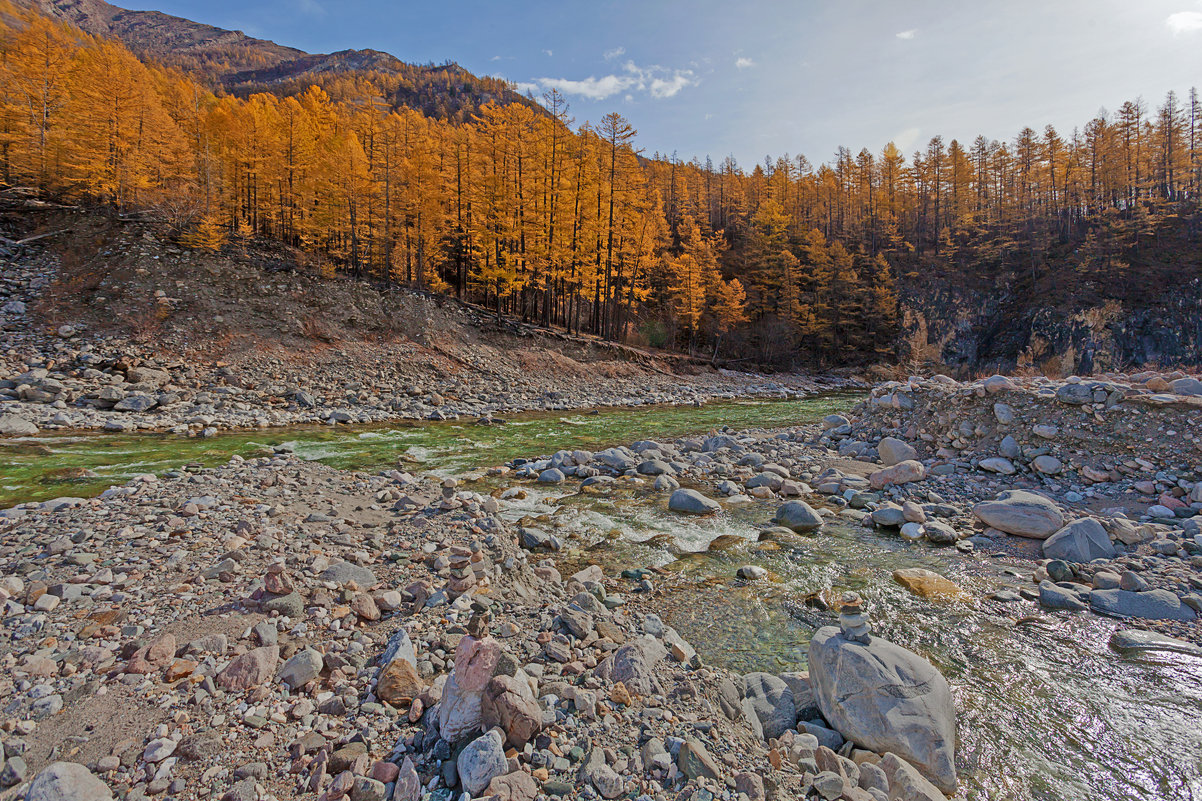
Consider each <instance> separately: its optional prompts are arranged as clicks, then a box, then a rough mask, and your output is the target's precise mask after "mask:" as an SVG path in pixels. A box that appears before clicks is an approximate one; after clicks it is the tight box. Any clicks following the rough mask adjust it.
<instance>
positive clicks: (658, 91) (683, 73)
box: [518, 61, 697, 100]
mask: <svg viewBox="0 0 1202 801" xmlns="http://www.w3.org/2000/svg"><path fill="white" fill-rule="evenodd" d="M696 83H697V77H696V73H695V72H693V70H678V69H668V68H667V67H661V66H659V65H652V66H648V67H640V66H639V65H637V64H635V63H634V62H633V61H627V62H626V63H625V64H623V65H622V72H621V73H611V74H609V75H602V76H601V77H599V78H598V77H597V76H595V75H590V76H589V77H587V78H580V79H574V78H535V79H534V80H533V82H530V83H526V84H518V85H519V86H537V87H540V88H542V89H543V90H547V89H558V90H559V91H560V92H562V93H563V94H565V95H580V96H581V97H587V98H588V99H590V100H605V99H606V98H609V97H613V96H614V95H618V94H621V93H623V92H626V93H627V97H628V98H629V99H630V100H633V99H634V94H635V93H636V92H645V93H647V94H649V95H650V96H651V97H653V98H656V99H659V100H662V99H664V98H668V97H674V96H675V95H677V94H679V92H680V91H681V90H682V89H684V88H686V87H689V86H693V85H694V84H696Z"/></svg>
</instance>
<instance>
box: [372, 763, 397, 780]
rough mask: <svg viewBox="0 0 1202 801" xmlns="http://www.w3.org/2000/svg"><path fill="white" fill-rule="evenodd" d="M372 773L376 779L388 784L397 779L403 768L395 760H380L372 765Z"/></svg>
mask: <svg viewBox="0 0 1202 801" xmlns="http://www.w3.org/2000/svg"><path fill="white" fill-rule="evenodd" d="M370 775H371V778H373V779H375V780H376V781H378V782H384V783H385V784H388V783H389V782H394V781H396V778H397V776H400V775H401V769H400V767H399V766H398V765H397V764H396V763H395V762H388V761H385V760H380V761H379V762H376V763H375V764H373V765H372V766H371V774H370Z"/></svg>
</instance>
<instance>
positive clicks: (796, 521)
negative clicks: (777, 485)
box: [772, 501, 822, 531]
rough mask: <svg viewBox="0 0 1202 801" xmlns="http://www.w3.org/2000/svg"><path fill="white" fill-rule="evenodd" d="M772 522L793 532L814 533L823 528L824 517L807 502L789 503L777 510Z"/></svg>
mask: <svg viewBox="0 0 1202 801" xmlns="http://www.w3.org/2000/svg"><path fill="white" fill-rule="evenodd" d="M772 522H774V523H776V524H777V525H779V526H784V527H785V528H788V529H792V530H793V531H814V530H815V529H818V528H821V527H822V515H820V514H818V513H817V512H815V511H814V508H813V507H812V506H810V505H809V504H808V503H806V502H805V501H789V502H788V503H785V504H783V505H782V506H781V507H780V508H779V509H777V510H776V517H774V518H772Z"/></svg>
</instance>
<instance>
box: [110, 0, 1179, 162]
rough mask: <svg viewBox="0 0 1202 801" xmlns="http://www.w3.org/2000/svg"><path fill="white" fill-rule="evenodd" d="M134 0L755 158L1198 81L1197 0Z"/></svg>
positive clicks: (1117, 99) (1046, 115)
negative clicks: (467, 74)
mask: <svg viewBox="0 0 1202 801" xmlns="http://www.w3.org/2000/svg"><path fill="white" fill-rule="evenodd" d="M126 2H128V3H129V5H130V6H131V7H135V8H153V9H156V10H159V11H164V12H167V13H170V14H177V15H179V16H183V17H188V18H190V19H195V20H198V21H201V22H207V23H210V24H213V25H219V26H221V27H225V28H235V29H239V30H243V31H245V32H246V33H248V34H250V35H253V36H258V37H262V38H266V39H272V40H275V41H277V42H280V43H281V44H286V45H291V46H294V47H299V48H301V49H303V50H307V51H310V52H330V51H334V50H341V49H345V48H369V47H370V48H375V49H377V50H384V51H387V52H389V53H392V54H393V55H396V56H397V57H399V58H401V59H402V60H405V61H411V62H418V63H424V62H430V61H433V62H442V61H445V60H452V61H457V62H458V63H460V64H462V65H463V66H464V67H466V68H467V69H469V70H471V71H472V72H475V73H478V74H488V75H499V76H502V77H504V78H507V79H509V80H511V81H514V82H515V83H518V84H519V86H521V87H529V88H531V89H533V90H534V91H535V94H536V96H537V95H539V94H541V91H542V90H544V89H546V88H549V87H551V86H555V87H558V88H559V89H560V90H561V91H562V92H563V93H564V94H565V95H566V96H567V97H568V100H569V102H570V104H571V114H572V116H574V117H575V118H576V121H577V123H580V122H583V121H585V120H594V121H595V120H597V119H599V118H600V117H601V116H602V115H603V114H605V113H607V112H610V111H618V112H620V113H622V114H623V115H625V116H626V117H628V118H629V119H630V121H631V122H632V123H633V124H634V126H635V127H636V128H637V129H638V130H639V137H638V140H637V144H638V146H640V147H642V148H643V149H644V150H645V151H646V152H647V153H648V154H650V153H653V152H656V151H658V152H661V153H671V152H673V151H676V152H678V154H679V155H680V157H681V158H683V159H686V160H687V159H689V158H692V157H693V156H698V157H700V158H704V157H705V156H706V155H710V156H712V157H713V158H714V160H715V161H719V160H721V158H723V157H724V156H726V155H728V154H732V155H734V156H735V157H736V158H737V159H738V160H739V162H740V163H741V164H743V165H744V166H745V167H750V166H751V165H752V164H754V163H756V162H762V161H763V159H764V157H765V156H766V155H772V156H777V155H780V154H783V153H786V152H787V153H790V154H797V153H804V154H805V155H806V156H807V157H809V159H810V160H811V161H813V162H815V163H818V162H822V161H828V160H830V159H831V157H832V155H833V153H834V151H835V148H836V147H837V146H839V145H846V146H847V147H849V148H851V149H852V151H853V152H858V151H859V149H860V148H861V147H868V148H870V149H871V150H873V151H874V152H877V151H879V150H880V148H881V147H882V146H883V145H884V144H885V143H886V142H888V141H890V140H893V141H895V142H896V143H897V144H898V146H899V147H901V148H902V149H903V151H904V152H906V153H907V154H909V153H911V152H912V151H913V150H914V149H915V148H918V147H921V146H922V145H924V144H925V142H926V141H927V140H928V139H929V138H930V137H931V136H934V135H935V134H942V135H943V136H944V138H945V139H949V140H950V139H952V138H958V139H960V140H961V141H962V142H970V141H971V140H972V139H973V138H974V137H975V136H976V135H977V134H978V133H983V134H985V135H986V136H987V137H990V138H1002V139H1008V138H1012V137H1013V136H1014V134H1015V133H1017V131H1018V130H1019V129H1020V128H1021V127H1022V126H1024V125H1030V126H1032V127H1033V128H1036V130H1042V128H1043V126H1044V125H1046V124H1047V123H1049V122H1050V123H1052V124H1054V125H1056V126H1057V128H1058V129H1060V130H1061V133H1062V134H1065V135H1067V134H1069V133H1070V132H1071V130H1072V128H1073V127H1074V126H1083V125H1084V123H1085V122H1086V121H1087V120H1088V119H1089V118H1090V117H1091V116H1092V115H1094V114H1095V113H1097V111H1098V110H1099V109H1100V108H1102V107H1105V108H1107V109H1110V110H1113V109H1115V108H1117V107H1118V105H1119V104H1120V103H1122V102H1123V101H1124V100H1128V99H1133V98H1135V97H1137V96H1142V97H1143V98H1144V100H1145V101H1146V102H1147V104H1148V105H1149V106H1151V107H1155V106H1156V105H1158V104H1159V103H1160V102H1161V100H1162V99H1163V97H1164V95H1165V93H1166V92H1167V91H1169V90H1170V89H1174V90H1176V91H1177V92H1178V94H1179V95H1181V96H1182V97H1183V99H1184V97H1185V94H1186V92H1187V91H1188V90H1189V87H1190V86H1191V85H1198V84H1202V0H1000V1H998V0H994V1H993V2H988V3H978V2H969V1H967V0H951V1H946V0H937V1H936V0H931V1H925V0H910V1H909V2H905V1H899V0H893V2H859V1H858V0H843V2H838V3H836V2H833V0H832V2H821V3H819V2H807V1H803V0H740V1H739V2H731V0H721V1H720V2H713V1H711V0H689V2H660V1H658V0H642V2H628V1H627V0H592V2H580V1H579V0H558V2H547V1H546V0H535V2H522V3H519V2H504V1H503V0H443V2H438V3H433V2H420V3H419V2H408V1H407V0H398V1H397V2H386V0H341V2H335V0H263V1H262V2H254V1H253V0H242V2H234V1H233V0H205V2H201V1H200V0H158V2H154V3H153V4H151V3H150V2H147V0H142V2H134V1H133V0H126ZM118 4H121V3H120V0H118ZM1199 88H1200V89H1202V86H1199Z"/></svg>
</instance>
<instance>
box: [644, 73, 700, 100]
mask: <svg viewBox="0 0 1202 801" xmlns="http://www.w3.org/2000/svg"><path fill="white" fill-rule="evenodd" d="M692 75H693V72H692V70H686V71H685V72H677V73H676V74H675V75H673V76H672V77H671V78H666V79H665V78H652V79H651V83H650V85H649V88H650V90H651V96H652V97H661V98H662V97H672V95H674V94H676V93H677V92H679V91H680V90H681V89H684V88H685V87H686V86H690V85H691V84H692V83H693V78H692Z"/></svg>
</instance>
